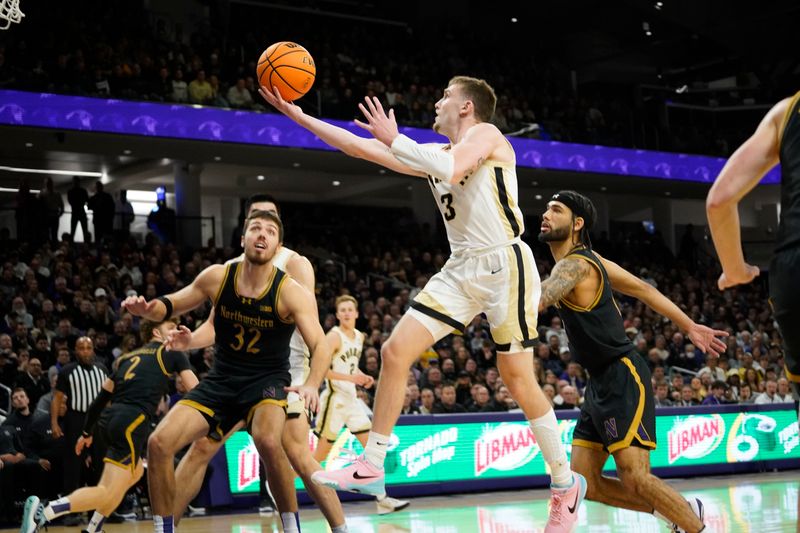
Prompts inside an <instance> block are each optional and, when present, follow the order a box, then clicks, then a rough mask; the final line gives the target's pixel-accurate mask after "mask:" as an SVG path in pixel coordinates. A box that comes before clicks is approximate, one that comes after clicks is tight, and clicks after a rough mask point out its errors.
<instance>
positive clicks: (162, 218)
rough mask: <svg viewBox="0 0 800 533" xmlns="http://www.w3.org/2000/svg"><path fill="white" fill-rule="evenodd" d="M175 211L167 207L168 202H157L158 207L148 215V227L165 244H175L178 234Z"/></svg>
mask: <svg viewBox="0 0 800 533" xmlns="http://www.w3.org/2000/svg"><path fill="white" fill-rule="evenodd" d="M175 222H176V220H175V210H174V209H172V208H170V207H169V206H167V202H166V200H157V201H156V207H155V208H154V209H153V210H152V211H151V212H150V214H149V215H147V227H148V228H150V229H151V230H152V231H153V233H155V234H156V236H157V237H158V238H159V240H160V241H161V242H162V243H164V244H169V243H174V242H175V236H176V233H177V227H176V225H175Z"/></svg>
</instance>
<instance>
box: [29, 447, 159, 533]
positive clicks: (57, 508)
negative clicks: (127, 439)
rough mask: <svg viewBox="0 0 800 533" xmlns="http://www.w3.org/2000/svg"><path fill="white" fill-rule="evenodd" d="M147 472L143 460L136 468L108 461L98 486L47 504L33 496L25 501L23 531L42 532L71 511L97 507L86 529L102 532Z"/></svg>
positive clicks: (90, 531) (94, 532) (83, 489)
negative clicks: (112, 514) (129, 491)
mask: <svg viewBox="0 0 800 533" xmlns="http://www.w3.org/2000/svg"><path fill="white" fill-rule="evenodd" d="M143 473H144V468H143V467H142V462H141V461H139V462H138V463H137V465H136V468H135V469H134V470H133V471H131V469H130V468H123V467H121V466H117V465H112V464H109V463H107V464H106V465H105V466H104V467H103V474H102V476H101V477H100V481H99V482H98V484H97V486H96V487H83V488H80V489H78V490H76V491H75V492H73V493H72V494H70V495H69V496H66V497H64V498H59V499H57V500H54V501H51V502H50V503H49V504H48V505H46V506H45V505H43V504H42V503H41V502H40V500H39V498H38V497H36V496H30V497H29V498H28V500H27V501H26V502H25V514H24V515H23V521H22V527H21V531H23V532H25V533H27V532H29V531H38V529H39V528H40V527H41V526H43V525H45V524H47V523H49V522H50V521H52V520H54V519H56V518H58V517H60V516H64V515H67V514H70V513H81V512H83V511H91V510H93V509H94V510H95V512H94V514H93V515H92V518H91V520H90V521H89V525H88V526H87V528H86V529H85V530H84V531H88V532H89V533H97V532H99V531H101V528H102V527H103V522H104V521H105V519H106V517H107V516H108V515H110V514H111V513H113V512H114V510H115V509H116V508H117V507H118V506H119V503H120V502H121V501H122V499H123V498H124V497H125V493H126V492H127V491H128V489H129V488H130V487H132V486H133V485H135V484H136V482H137V481H139V479H141V477H142V474H143Z"/></svg>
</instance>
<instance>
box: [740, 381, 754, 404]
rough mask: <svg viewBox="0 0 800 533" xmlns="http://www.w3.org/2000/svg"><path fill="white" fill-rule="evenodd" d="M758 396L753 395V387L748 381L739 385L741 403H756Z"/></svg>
mask: <svg viewBox="0 0 800 533" xmlns="http://www.w3.org/2000/svg"><path fill="white" fill-rule="evenodd" d="M755 401H756V396H755V395H753V389H752V388H750V385H748V384H747V383H745V384H743V385H742V386H741V387H739V403H741V404H744V405H750V404H752V403H755Z"/></svg>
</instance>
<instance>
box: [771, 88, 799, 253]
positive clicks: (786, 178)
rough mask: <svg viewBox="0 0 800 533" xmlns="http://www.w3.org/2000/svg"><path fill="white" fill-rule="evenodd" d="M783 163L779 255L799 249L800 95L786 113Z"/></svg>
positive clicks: (777, 245)
mask: <svg viewBox="0 0 800 533" xmlns="http://www.w3.org/2000/svg"><path fill="white" fill-rule="evenodd" d="M780 161H781V216H780V224H778V238H777V241H776V246H775V251H776V252H781V251H783V250H787V249H791V248H797V247H798V246H800V92H798V93H797V94H796V95H795V96H794V98H792V102H791V103H790V104H789V109H788V111H786V118H785V119H784V127H783V134H782V135H781V146H780Z"/></svg>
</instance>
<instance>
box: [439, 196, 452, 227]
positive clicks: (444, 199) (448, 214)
mask: <svg viewBox="0 0 800 533" xmlns="http://www.w3.org/2000/svg"><path fill="white" fill-rule="evenodd" d="M439 201H440V202H441V203H442V204H444V208H445V212H444V219H445V220H447V221H448V222H449V221H451V220H453V219H454V218H456V210H455V208H453V195H452V194H450V193H447V194H443V195H442V196H441V197H440V198H439Z"/></svg>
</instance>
